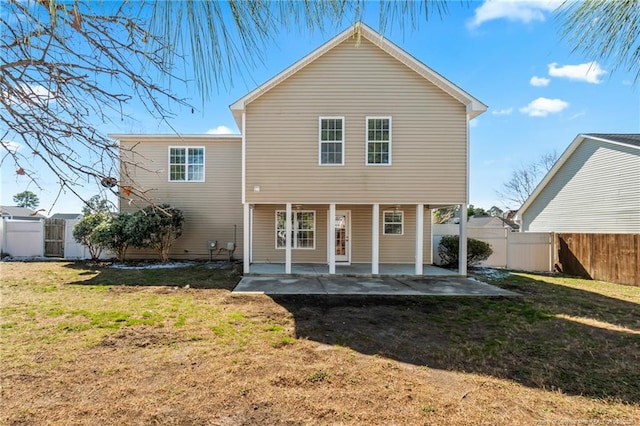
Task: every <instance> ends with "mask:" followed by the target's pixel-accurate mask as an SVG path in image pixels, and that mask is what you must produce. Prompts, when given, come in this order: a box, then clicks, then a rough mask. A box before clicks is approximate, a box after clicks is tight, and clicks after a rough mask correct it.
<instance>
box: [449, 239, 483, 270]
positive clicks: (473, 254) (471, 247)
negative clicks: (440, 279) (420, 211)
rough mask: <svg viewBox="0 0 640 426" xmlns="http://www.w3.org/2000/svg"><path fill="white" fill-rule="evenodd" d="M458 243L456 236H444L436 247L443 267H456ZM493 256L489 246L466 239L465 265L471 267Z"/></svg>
mask: <svg viewBox="0 0 640 426" xmlns="http://www.w3.org/2000/svg"><path fill="white" fill-rule="evenodd" d="M459 253H460V241H459V238H458V236H457V235H444V236H443V237H442V239H441V240H440V245H439V246H438V254H439V255H440V259H442V264H443V265H444V266H449V267H453V266H458V254H459ZM492 254H493V249H492V248H491V244H489V243H485V242H484V241H480V240H476V239H473V238H467V265H468V266H473V265H477V264H478V263H480V262H482V261H483V260H487V259H488V258H489V256H491V255H492Z"/></svg>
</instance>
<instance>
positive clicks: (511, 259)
mask: <svg viewBox="0 0 640 426" xmlns="http://www.w3.org/2000/svg"><path fill="white" fill-rule="evenodd" d="M459 231H460V225H452V224H443V225H439V224H438V225H433V253H434V255H433V260H434V263H436V264H438V263H440V256H438V245H439V244H440V240H441V239H442V236H443V235H458V234H459ZM467 236H468V237H469V238H475V239H476V240H480V241H484V242H486V243H489V244H491V247H492V248H493V254H492V255H491V256H490V257H489V258H488V259H487V260H486V261H485V262H483V265H484V266H491V267H496V268H508V269H515V270H521V271H546V272H550V271H552V270H553V233H552V232H511V231H509V230H508V229H506V228H481V227H472V226H468V227H467Z"/></svg>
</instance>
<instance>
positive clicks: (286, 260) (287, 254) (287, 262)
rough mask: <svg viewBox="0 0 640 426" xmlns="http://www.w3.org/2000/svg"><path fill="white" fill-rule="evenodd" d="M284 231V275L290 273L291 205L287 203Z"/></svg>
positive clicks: (291, 242)
mask: <svg viewBox="0 0 640 426" xmlns="http://www.w3.org/2000/svg"><path fill="white" fill-rule="evenodd" d="M284 231H285V232H286V233H287V235H286V237H285V249H284V273H285V274H290V273H291V246H292V244H293V241H291V231H292V229H291V203H287V213H286V215H285V225H284Z"/></svg>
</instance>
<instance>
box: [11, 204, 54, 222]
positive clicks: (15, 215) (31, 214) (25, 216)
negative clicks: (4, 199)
mask: <svg viewBox="0 0 640 426" xmlns="http://www.w3.org/2000/svg"><path fill="white" fill-rule="evenodd" d="M0 211H1V216H2V218H3V219H17V220H41V219H46V217H45V216H43V215H41V214H40V213H38V212H39V211H40V210H37V211H33V210H31V209H28V208H26V207H19V206H0Z"/></svg>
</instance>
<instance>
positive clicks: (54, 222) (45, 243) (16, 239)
mask: <svg viewBox="0 0 640 426" xmlns="http://www.w3.org/2000/svg"><path fill="white" fill-rule="evenodd" d="M76 223H78V219H43V220H18V219H2V220H0V250H1V251H2V253H3V254H7V255H10V256H13V257H43V256H47V257H55V258H63V259H88V258H89V257H90V256H89V251H88V250H87V248H86V247H85V246H83V245H82V244H80V243H78V242H76V241H75V239H74V238H73V227H74V226H75V225H76Z"/></svg>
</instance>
